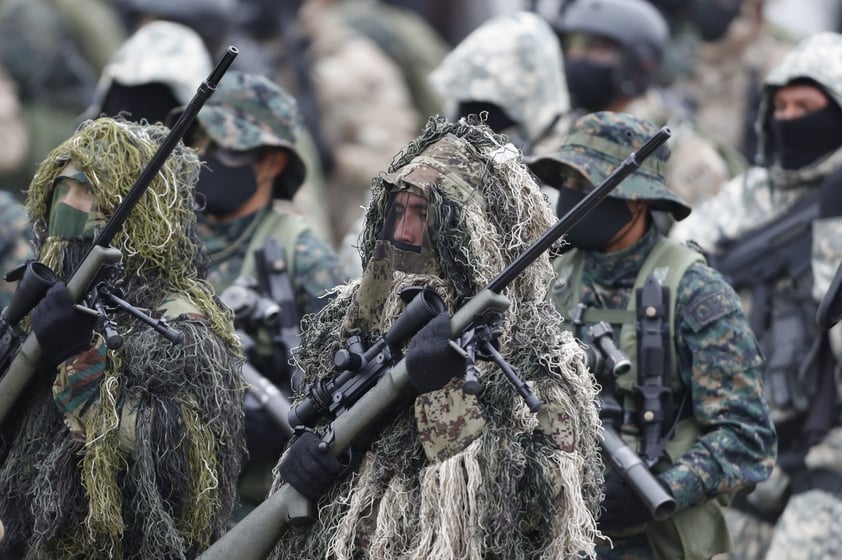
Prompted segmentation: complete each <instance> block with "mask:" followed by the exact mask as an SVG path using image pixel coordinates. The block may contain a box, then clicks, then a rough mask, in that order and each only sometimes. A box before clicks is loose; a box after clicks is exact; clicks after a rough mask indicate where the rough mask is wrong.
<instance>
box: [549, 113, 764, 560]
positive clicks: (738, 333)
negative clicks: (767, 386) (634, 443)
mask: <svg viewBox="0 0 842 560" xmlns="http://www.w3.org/2000/svg"><path fill="white" fill-rule="evenodd" d="M612 127H614V128H615V129H616V130H614V131H610V129H611V128H612ZM656 131H657V128H656V127H655V125H654V124H652V123H647V122H646V121H643V120H641V119H637V118H635V117H632V116H631V115H623V114H613V113H608V112H602V113H594V114H591V115H586V116H584V117H582V118H580V119H579V120H578V121H577V123H576V124H575V125H574V128H573V129H572V130H571V133H570V137H569V138H571V140H569V141H568V142H567V143H566V144H565V145H563V147H562V150H561V151H560V152H559V154H556V155H555V156H553V159H551V160H548V161H547V165H550V166H551V169H552V172H553V173H554V174H555V177H556V178H557V177H558V176H559V174H560V173H561V171H562V170H561V169H560V167H561V166H562V165H568V166H570V167H573V168H574V169H576V170H578V171H579V172H580V173H582V174H583V175H585V177H587V178H588V179H589V180H591V181H593V182H594V183H598V182H600V181H602V180H603V179H604V178H605V177H606V176H607V175H608V172H609V171H611V170H613V169H614V168H615V167H616V166H617V165H619V163H620V160H621V158H623V157H625V156H627V155H628V154H629V153H630V152H632V151H634V150H636V149H638V148H639V147H640V145H642V143H643V142H644V141H646V140H647V139H648V138H650V137H651V136H652V135H653V134H654V133H655V132H656ZM668 157H669V152H668V151H666V150H664V149H663V147H662V148H660V149H659V151H658V152H656V153H655V154H653V156H650V158H647V159H646V160H644V162H643V163H642V165H641V167H640V168H639V169H637V170H636V171H635V172H634V173H633V174H632V175H631V176H630V177H629V178H627V179H626V180H625V181H623V182H622V183H621V184H620V185H619V186H618V187H617V188H616V189H615V190H614V191H613V192H612V194H611V195H610V196H615V197H616V198H619V199H624V200H644V201H651V202H652V203H653V207H655V208H657V207H658V205H657V204H658V203H661V206H660V208H661V209H662V210H668V211H672V212H673V213H674V214H675V215H676V217H677V218H681V217H684V216H686V215H687V214H688V213H689V212H690V209H689V207H687V206H686V205H685V204H684V203H683V202H682V201H681V199H680V198H678V197H677V196H676V195H674V194H673V193H671V192H670V191H669V190H668V189H667V187H666V186H665V185H664V175H663V169H664V164H665V163H666V160H667V158H668ZM653 160H654V163H649V162H652V161H653ZM647 163H649V166H648V167H647V165H646V164H647ZM557 182H558V179H556V180H555V181H554V183H557ZM662 241H663V236H662V235H661V234H660V233H659V232H658V229H657V228H656V227H650V228H649V230H648V231H647V233H646V234H645V235H644V236H643V238H641V239H640V240H639V241H637V242H636V243H635V244H634V245H632V246H631V247H628V248H626V249H623V250H620V251H615V252H611V253H603V252H590V251H578V254H577V258H581V259H582V263H583V264H582V267H581V269H579V270H581V272H580V274H581V276H580V277H578V278H574V277H572V272H573V268H572V267H570V266H567V267H565V266H564V265H563V264H559V263H563V262H564V259H569V258H571V256H572V254H567V255H564V256H562V257H560V260H559V261H558V262H557V263H556V270H557V272H558V276H557V278H556V281H555V284H554V285H553V287H552V290H551V291H550V294H549V295H550V299H551V300H553V301H555V302H556V305H557V306H558V305H560V302H561V301H563V300H564V295H565V294H567V293H569V292H568V291H569V290H570V289H571V288H570V287H571V286H573V285H581V287H582V291H581V299H580V301H581V303H583V304H585V305H586V306H588V307H594V308H605V309H627V308H628V306H629V302H630V298H632V297H634V290H633V287H634V285H635V281H636V279H637V277H638V275H639V273H640V271H641V269H642V268H643V267H644V263H645V262H646V260H647V258H648V257H649V256H650V254H651V253H652V251H653V249H655V247H656V246H657V245H659V244H660V243H661V242H662ZM572 303H573V304H575V303H576V302H572ZM570 304H571V302H566V303H565V306H567V305H570ZM559 311H561V312H563V313H567V312H568V309H566V308H565V309H559ZM670 313H671V316H672V317H674V321H675V324H674V331H673V332H674V336H675V341H674V342H675V351H676V357H675V363H676V364H677V371H675V372H671V374H670V378H669V379H670V381H668V383H669V384H670V386H671V387H672V389H673V406H675V407H678V406H679V404H680V403H681V402H682V400H683V399H685V398H686V399H688V402H687V403H686V405H685V406H687V407H690V410H692V412H693V415H692V420H693V422H694V423H695V425H696V426H697V427H698V434H696V435H694V434H693V432H692V431H691V430H688V429H686V426H685V427H684V428H682V425H681V424H678V426H677V428H676V431H675V433H674V434H673V435H672V438H671V440H670V441H669V442H668V443H667V447H666V451H667V454H668V457H669V460H668V461H664V460H662V461H660V462H659V463H658V464H656V465H655V467H654V470H655V471H656V472H657V476H658V478H659V480H660V481H661V482H663V483H664V484H665V485H666V486H667V487H668V488H669V490H670V493H671V494H672V495H673V497H674V498H675V501H676V508H677V513H676V515H675V516H672V517H670V518H669V519H667V520H665V521H662V522H652V523H649V524H647V525H646V526H645V531H644V530H643V529H644V528H643V527H641V528H639V529H638V530H637V531H633V530H632V529H629V531H628V533H627V534H621V535H618V536H617V537H616V538H615V536H613V535H612V540H613V541H614V549H613V550H611V549H610V546H609V545H608V544H607V543H602V544H601V545H600V546H599V548H598V554H599V556H600V558H602V557H605V558H623V559H636V558H641V559H643V558H650V557H652V554H653V553H655V554H660V555H663V554H672V553H667V552H665V550H669V548H667V547H669V546H675V545H676V544H675V543H672V541H678V542H679V543H680V546H679V549H680V550H683V553H684V555H685V556H686V557H692V558H710V557H711V556H712V555H714V554H717V553H723V552H727V551H728V550H729V547H730V539H729V538H728V536H727V532H725V535H724V542H722V539H720V538H719V537H720V536H721V535H722V531H724V528H725V522H724V518H723V513H722V511H721V508H720V506H719V504H718V501H719V500H717V499H716V498H717V497H722V498H725V500H726V501H727V496H728V495H729V494H732V493H734V492H737V491H739V490H741V489H743V488H746V487H749V486H751V485H753V484H756V483H758V482H760V481H762V480H764V479H765V478H766V477H767V476H768V475H769V472H770V471H771V470H772V467H773V466H774V456H775V450H776V438H775V431H774V428H773V426H772V423H771V420H770V418H769V415H768V409H767V406H766V403H765V401H764V400H763V394H762V381H761V379H762V377H761V366H762V364H763V358H762V356H761V353H760V350H759V347H758V345H757V340H756V339H755V337H754V335H753V333H752V332H751V329H750V328H749V326H748V322H747V321H746V318H745V315H744V314H743V312H742V309H741V308H740V301H739V299H738V297H737V295H736V294H735V293H734V290H733V289H732V288H731V287H730V286H729V285H728V284H727V283H726V282H725V281H724V279H723V278H722V276H721V275H720V274H719V273H718V272H716V271H714V270H713V269H711V268H710V267H708V266H707V265H705V264H702V263H699V262H696V263H694V264H691V265H690V266H689V268H687V270H686V271H685V273H684V275H683V276H682V278H681V280H680V282H679V284H678V288H677V294H676V303H675V309H672V310H671V311H670ZM623 328H624V329H627V328H632V326H630V325H624V327H623ZM576 334H577V335H579V336H585V334H586V333H585V332H578V333H576ZM617 336H618V337H620V338H619V341H622V340H624V339H623V338H622V336H621V335H620V333H618V334H617ZM635 371H636V366H635V367H634V368H633V370H632V374H631V375H634V372H635ZM624 386H626V385H625V380H624V382H623V383H620V382H619V381H618V392H620V393H621V394H620V395H619V397H620V398H619V400H620V402H623V401H624V400H625V399H626V398H628V399H633V396H632V395H628V396H627V397H623V395H625V393H623V389H622V387H624ZM674 410H675V409H674ZM690 516H695V518H694V521H693V524H694V526H695V528H696V530H697V531H698V533H697V534H698V535H701V536H700V537H699V538H696V539H694V538H691V537H688V536H687V535H685V534H684V533H683V532H682V530H681V529H680V527H682V525H680V523H686V521H682V518H684V519H690V518H691V517H690ZM683 526H684V527H686V526H687V525H686V524H685V525H683ZM664 535H667V536H668V537H667V538H664ZM665 543H671V544H665ZM659 547H665V548H659Z"/></svg>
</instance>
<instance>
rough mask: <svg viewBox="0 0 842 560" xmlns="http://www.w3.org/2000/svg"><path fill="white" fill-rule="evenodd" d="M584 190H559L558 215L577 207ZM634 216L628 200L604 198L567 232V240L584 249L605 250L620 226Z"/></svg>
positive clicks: (563, 188)
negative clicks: (627, 202)
mask: <svg viewBox="0 0 842 560" xmlns="http://www.w3.org/2000/svg"><path fill="white" fill-rule="evenodd" d="M583 198H585V193H583V192H581V191H575V190H573V189H569V188H567V187H561V188H560V189H559V196H558V206H557V207H556V214H557V215H558V216H563V215H564V214H565V213H566V212H568V211H569V210H570V209H571V208H573V207H574V206H576V204H578V203H579V202H580V201H581V200H582V199H583ZM631 219H632V214H631V211H629V207H628V205H627V204H626V201H625V200H622V199H619V198H604V199H603V200H602V201H601V202H600V203H599V204H597V205H596V208H594V209H593V210H591V211H590V212H589V213H588V214H587V215H586V216H585V217H584V218H582V219H581V220H579V221H578V222H577V223H576V225H575V226H573V228H572V229H571V230H570V232H569V233H568V234H567V236H566V239H567V242H568V243H570V244H571V245H573V246H574V247H576V248H577V249H581V250H583V251H602V250H603V249H605V247H606V246H607V245H608V242H609V241H611V238H612V237H614V236H615V235H616V234H617V232H618V231H620V229H622V228H623V226H625V225H626V224H628V223H629V221H631Z"/></svg>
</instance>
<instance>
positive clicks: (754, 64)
mask: <svg viewBox="0 0 842 560" xmlns="http://www.w3.org/2000/svg"><path fill="white" fill-rule="evenodd" d="M653 4H655V5H656V6H658V7H659V8H660V9H661V10H662V13H663V14H664V16H665V17H666V18H667V21H668V22H669V25H670V30H671V33H670V42H669V46H668V48H667V49H666V53H667V56H666V60H665V62H664V64H663V65H662V68H663V73H662V80H665V81H663V85H664V86H665V87H668V89H669V90H670V91H672V92H674V93H675V94H677V95H678V96H679V97H680V98H681V99H682V100H684V101H685V102H686V103H687V104H688V105H689V106H690V108H691V110H692V111H693V113H694V114H695V118H696V121H697V122H698V123H699V126H700V127H701V128H702V129H703V130H704V131H705V132H707V133H709V134H710V135H711V136H712V137H714V138H716V139H717V140H720V141H723V142H725V143H726V144H727V145H729V146H733V147H735V148H736V149H737V150H738V151H739V152H740V153H742V154H743V156H744V157H745V158H746V159H747V160H749V161H752V160H754V156H755V153H756V150H757V136H756V134H755V131H754V123H755V121H756V120H757V107H758V106H759V104H760V94H761V91H762V85H763V79H764V78H765V77H766V74H768V73H769V71H770V70H771V69H772V68H773V67H775V66H776V65H777V64H778V63H780V61H781V60H782V59H783V57H784V55H785V54H786V53H787V52H789V51H790V50H791V49H792V47H793V46H794V45H795V41H794V40H793V39H792V38H791V37H788V36H787V35H786V34H785V32H784V31H783V30H781V29H779V28H777V27H775V26H773V25H772V24H771V23H769V22H768V21H767V19H766V17H765V16H764V13H763V6H764V5H765V4H766V0H723V1H720V2H711V1H708V0H694V1H692V2H680V3H679V2H669V1H661V2H658V1H655V0H653Z"/></svg>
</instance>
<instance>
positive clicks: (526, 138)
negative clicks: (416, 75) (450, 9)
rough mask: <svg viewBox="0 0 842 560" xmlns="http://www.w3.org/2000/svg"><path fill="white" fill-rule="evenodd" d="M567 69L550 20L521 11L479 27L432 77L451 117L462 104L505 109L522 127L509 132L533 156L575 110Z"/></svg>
mask: <svg viewBox="0 0 842 560" xmlns="http://www.w3.org/2000/svg"><path fill="white" fill-rule="evenodd" d="M563 68H564V63H563V60H562V55H561V45H560V44H559V42H558V38H557V37H556V35H555V33H554V32H553V30H552V28H551V27H550V25H549V24H548V23H547V22H546V20H544V18H542V17H540V16H538V15H536V14H533V13H530V12H517V13H513V14H506V15H502V16H498V17H495V18H492V19H490V20H488V21H486V22H484V23H483V24H481V25H480V26H479V27H477V29H476V30H474V31H473V32H472V33H471V34H470V35H468V36H467V37H465V38H464V39H463V40H462V41H461V42H460V43H459V44H458V45H457V46H456V47H455V48H454V49H453V50H452V51H450V53H449V54H448V55H447V56H446V57H445V59H444V60H443V61H442V63H441V64H440V65H439V67H438V68H436V69H435V71H434V72H433V73H432V74H430V82H431V83H432V84H433V86H434V87H435V89H436V91H437V92H438V93H439V96H440V97H441V98H442V99H443V101H444V104H445V107H444V109H445V114H447V115H454V114H455V112H456V110H457V105H458V104H459V103H460V102H467V101H480V102H485V103H492V104H494V105H497V106H498V107H500V108H501V109H502V110H503V111H504V112H505V113H506V115H507V116H508V117H509V118H510V119H511V120H512V121H514V122H515V123H516V125H517V127H518V129H517V130H513V131H506V133H507V134H508V135H509V136H510V137H511V138H512V140H515V137H516V138H517V141H519V143H522V144H523V149H524V150H525V151H526V152H528V153H529V152H531V151H532V148H533V147H534V145H535V144H536V143H537V142H539V141H541V140H544V141H546V135H548V134H550V133H551V131H552V129H553V127H554V125H555V124H556V122H557V121H558V119H559V118H561V116H562V115H564V113H566V112H567V111H569V110H570V100H569V96H568V93H567V84H566V82H565V78H564V72H563ZM554 140H555V141H557V140H558V139H557V138H554Z"/></svg>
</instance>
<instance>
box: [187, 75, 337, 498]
mask: <svg viewBox="0 0 842 560" xmlns="http://www.w3.org/2000/svg"><path fill="white" fill-rule="evenodd" d="M299 119H300V117H299V115H298V109H297V106H296V102H295V100H294V99H293V98H292V96H290V95H289V94H288V93H287V92H285V91H284V90H282V89H281V88H280V87H279V86H277V85H276V84H274V83H272V82H271V81H270V80H268V79H267V78H265V77H263V76H258V75H255V74H243V73H240V72H236V71H231V72H229V73H227V74H226V75H225V77H224V78H223V80H222V82H221V83H220V84H219V86H218V88H217V91H216V93H215V94H214V95H213V96H212V97H211V99H210V100H209V101H208V102H207V103H206V104H205V107H204V108H203V109H202V110H201V111H200V112H199V116H198V120H199V123H200V125H201V127H202V130H203V132H204V134H206V135H207V136H208V137H209V138H210V139H211V140H212V141H213V142H214V143H215V144H216V145H218V146H221V147H223V148H227V149H231V150H238V151H247V150H252V149H255V148H258V147H261V146H267V147H281V148H284V149H285V150H287V154H288V160H287V164H286V167H285V168H284V170H283V171H282V172H281V174H280V175H279V176H278V177H277V178H276V179H275V184H274V195H273V196H274V198H275V199H276V200H275V201H274V203H273V204H271V205H270V206H268V207H266V208H262V209H260V210H258V211H256V212H254V213H251V214H249V215H246V216H243V217H240V218H237V219H235V220H233V221H228V222H219V221H215V220H212V219H209V218H208V217H207V216H205V215H204V214H202V215H200V219H199V233H200V234H201V236H202V238H203V239H204V241H205V243H206V245H207V247H208V250H209V252H210V256H211V261H212V264H211V267H210V268H209V270H208V281H209V282H210V283H211V285H212V286H213V287H214V289H215V290H216V292H217V293H218V294H222V293H223V292H224V291H225V289H226V288H228V287H229V286H231V285H232V284H233V283H234V281H235V280H236V279H237V278H239V277H242V276H247V277H251V278H252V279H255V280H256V279H257V278H256V276H257V270H256V268H255V267H254V265H253V264H251V265H249V264H248V262H247V261H249V259H250V258H251V257H250V255H249V253H250V252H251V251H255V250H260V249H263V241H262V240H260V239H256V236H261V237H262V239H263V240H265V239H267V238H268V237H270V236H271V237H274V238H275V240H276V241H277V242H278V244H279V245H280V246H281V247H282V248H284V249H285V250H286V258H287V274H288V278H289V281H290V284H291V287H292V291H293V298H294V304H295V310H296V313H297V317H296V319H297V322H300V321H301V319H302V318H303V317H304V316H305V315H307V314H309V313H315V312H317V311H319V310H320V309H321V308H322V307H324V306H325V305H326V304H327V302H328V301H329V298H328V297H326V296H327V294H328V291H329V290H331V289H332V288H334V287H335V286H336V285H338V284H341V283H342V282H344V281H345V280H346V279H347V275H346V274H345V272H344V270H343V268H342V266H341V264H340V262H339V260H338V257H337V256H336V253H335V252H334V251H333V249H332V248H331V246H330V245H329V244H328V243H327V242H326V241H324V240H323V239H321V238H319V237H318V236H316V235H315V234H313V233H312V232H311V231H310V229H309V227H307V225H306V223H305V222H304V221H303V219H302V218H300V217H299V216H297V215H295V214H294V213H293V212H292V211H291V209H290V207H289V200H290V199H291V198H292V197H293V196H294V195H295V193H296V191H297V190H298V189H299V187H300V186H301V184H302V182H303V181H304V176H305V164H304V161H303V160H302V159H301V157H300V156H299V154H298V151H297V148H296V140H297V134H298V131H299V127H300V121H299ZM255 243H258V245H257V246H255ZM278 303H280V302H278ZM246 334H248V335H249V336H251V337H252V338H253V339H254V340H255V342H256V343H258V348H257V351H258V353H259V354H260V363H256V364H254V365H255V366H256V367H258V369H261V365H264V367H262V369H263V371H262V372H261V373H263V375H264V376H265V377H267V378H268V379H270V380H271V381H273V382H275V383H278V384H286V385H288V384H289V379H278V375H279V374H278V372H270V371H266V369H267V366H265V364H268V363H273V360H272V358H271V355H272V353H273V352H275V351H276V348H275V347H274V346H272V344H271V343H270V342H269V341H270V340H271V337H270V336H269V334H268V333H265V332H248V333H246ZM256 416H260V417H261V418H262V416H263V412H262V411H252V410H251V409H249V408H248V407H247V429H249V428H250V427H251V426H254V425H255V424H254V423H253V421H252V419H253V418H254V417H256ZM264 420H265V421H266V422H269V421H268V420H267V419H264ZM276 432H277V431H276ZM248 435H249V436H250V437H254V436H253V434H252V433H250V434H248ZM250 441H252V440H250ZM284 443H285V439H284V437H283V435H282V434H280V433H278V435H277V436H276V437H274V438H273V441H263V442H262V445H263V446H264V447H265V449H259V450H258V449H251V453H252V456H253V457H255V458H254V460H252V461H250V462H249V463H247V464H246V466H245V469H244V473H243V476H242V478H241V485H240V491H241V498H242V500H243V501H244V502H246V503H247V504H254V503H259V502H260V501H261V500H262V499H263V498H264V497H265V495H266V492H267V491H268V489H269V483H270V481H271V474H270V470H271V467H272V466H273V465H274V462H275V460H276V459H277V456H278V454H279V453H280V451H281V450H282V449H283V448H282V445H283V444H284ZM272 450H275V451H272ZM258 451H260V452H261V453H260V454H261V455H269V456H270V457H269V458H268V459H267V460H266V462H265V463H264V462H260V461H259V460H257V459H256V456H257V455H258Z"/></svg>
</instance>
